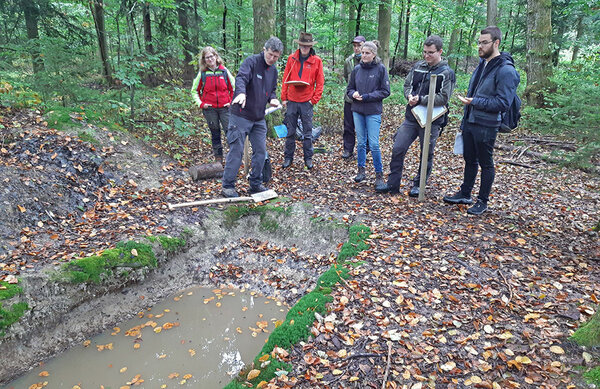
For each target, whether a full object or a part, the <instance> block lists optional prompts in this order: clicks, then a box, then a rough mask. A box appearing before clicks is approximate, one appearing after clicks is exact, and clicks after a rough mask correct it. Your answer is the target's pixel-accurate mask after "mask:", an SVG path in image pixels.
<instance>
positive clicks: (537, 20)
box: [525, 0, 552, 107]
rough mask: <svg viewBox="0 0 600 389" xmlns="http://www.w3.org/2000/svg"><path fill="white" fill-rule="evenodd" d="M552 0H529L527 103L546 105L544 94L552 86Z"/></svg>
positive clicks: (539, 105)
mask: <svg viewBox="0 0 600 389" xmlns="http://www.w3.org/2000/svg"><path fill="white" fill-rule="evenodd" d="M551 9H552V1H551V0H527V30H528V33H527V87H526V88H525V98H526V99H527V104H528V105H531V106H535V107H542V106H543V105H544V94H545V92H546V91H547V90H548V89H549V88H550V86H551V81H550V76H551V75H552V49H551V47H552V46H551V45H550V43H551V40H552V22H551V16H550V14H551V12H550V11H551Z"/></svg>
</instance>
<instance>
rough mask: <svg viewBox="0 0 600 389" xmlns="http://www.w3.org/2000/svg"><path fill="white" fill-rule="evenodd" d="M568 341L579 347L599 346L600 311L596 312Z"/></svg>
mask: <svg viewBox="0 0 600 389" xmlns="http://www.w3.org/2000/svg"><path fill="white" fill-rule="evenodd" d="M570 339H571V340H573V341H575V342H576V343H577V344H579V345H580V346H588V347H593V346H598V345H600V310H596V313H595V314H594V315H593V316H592V317H591V318H590V320H588V322H587V323H585V324H583V325H582V326H581V327H579V329H577V331H575V333H574V334H573V335H572V336H571V338H570Z"/></svg>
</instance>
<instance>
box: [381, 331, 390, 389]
mask: <svg viewBox="0 0 600 389" xmlns="http://www.w3.org/2000/svg"><path fill="white" fill-rule="evenodd" d="M387 344H388V356H387V367H386V368H385V375H384V376H383V384H382V385H381V389H385V385H386V384H387V378H388V374H390V366H391V365H392V342H390V341H388V342H387Z"/></svg>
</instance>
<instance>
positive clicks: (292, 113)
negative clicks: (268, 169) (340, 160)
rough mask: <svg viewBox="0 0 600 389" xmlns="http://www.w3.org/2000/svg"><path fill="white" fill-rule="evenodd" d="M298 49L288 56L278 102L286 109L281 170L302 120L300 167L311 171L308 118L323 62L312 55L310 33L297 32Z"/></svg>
mask: <svg viewBox="0 0 600 389" xmlns="http://www.w3.org/2000/svg"><path fill="white" fill-rule="evenodd" d="M294 43H297V44H298V50H296V52H294V53H292V54H290V56H289V57H288V60H287V64H286V65H285V71H284V72H283V84H282V86H281V102H282V103H283V106H284V107H286V112H285V122H286V125H287V130H288V135H287V137H286V138H285V151H284V154H283V156H284V161H283V167H284V168H287V167H289V166H290V165H291V164H292V161H293V160H294V151H295V150H296V127H297V126H298V117H300V120H302V135H303V136H304V141H303V144H302V149H303V152H304V164H305V165H306V167H307V168H308V169H312V168H313V160H312V157H313V143H312V119H313V106H314V105H315V104H317V103H318V102H319V100H321V96H322V95H323V85H324V83H325V77H324V76H323V62H322V61H321V58H319V56H318V55H316V53H315V49H314V48H313V46H314V45H315V43H317V42H316V41H315V40H313V36H312V34H309V33H307V32H301V33H300V37H299V38H298V39H294Z"/></svg>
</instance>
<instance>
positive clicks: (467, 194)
mask: <svg viewBox="0 0 600 389" xmlns="http://www.w3.org/2000/svg"><path fill="white" fill-rule="evenodd" d="M501 37H502V33H501V32H500V29H499V28H498V27H496V26H488V27H486V28H484V29H483V30H481V35H480V36H479V41H478V42H477V45H478V47H479V57H480V58H481V60H480V61H479V66H477V68H476V69H475V72H474V73H473V76H472V77H471V81H470V82H469V89H468V92H467V97H462V96H458V98H459V99H460V101H461V102H462V103H463V104H464V106H465V107H464V115H463V119H462V123H461V126H460V128H461V130H462V132H463V142H464V152H463V157H464V160H465V172H464V178H463V183H462V185H461V187H460V191H458V192H456V193H455V194H454V195H451V196H444V201H445V202H447V203H451V204H473V200H472V198H471V191H472V190H473V185H474V184H475V179H476V178H477V171H478V169H479V167H481V185H480V187H479V195H478V196H477V202H476V203H475V204H474V205H473V206H471V207H470V208H469V209H468V210H467V213H469V214H472V215H481V214H482V213H483V212H485V211H486V210H487V203H488V199H489V195H490V191H491V189H492V183H493V182H494V176H495V168H494V158H493V153H494V143H495V142H496V135H497V134H498V129H499V128H500V123H501V120H502V118H501V116H502V115H501V114H502V112H506V111H507V110H508V108H509V107H510V104H511V103H512V101H513V99H514V98H515V96H516V93H517V87H518V86H519V81H520V77H519V73H517V70H516V69H515V66H514V61H513V59H512V57H511V56H510V54H508V53H504V52H502V53H500V51H499V50H498V46H499V45H500V38H501Z"/></svg>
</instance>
